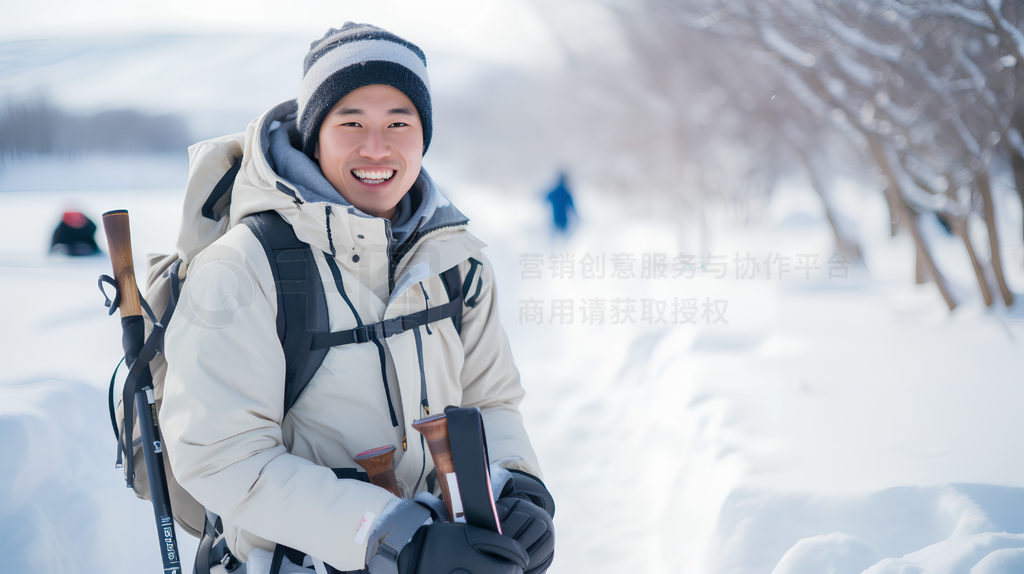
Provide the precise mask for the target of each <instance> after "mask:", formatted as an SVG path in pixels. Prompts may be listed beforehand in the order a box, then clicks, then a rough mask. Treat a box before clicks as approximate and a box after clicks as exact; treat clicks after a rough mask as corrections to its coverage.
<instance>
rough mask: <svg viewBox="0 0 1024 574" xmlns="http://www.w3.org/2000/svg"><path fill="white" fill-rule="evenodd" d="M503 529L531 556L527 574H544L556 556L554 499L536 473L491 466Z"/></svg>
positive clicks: (492, 488) (499, 517) (497, 506)
mask: <svg viewBox="0 0 1024 574" xmlns="http://www.w3.org/2000/svg"><path fill="white" fill-rule="evenodd" d="M489 472H490V475H491V491H492V494H493V495H494V498H495V499H496V500H495V503H494V504H495V507H496V508H497V510H498V519H499V521H500V522H501V532H502V534H504V535H505V536H509V537H511V538H513V539H515V540H516V541H517V542H519V543H520V544H521V545H522V546H523V547H524V548H526V551H527V552H528V553H529V555H530V562H529V564H528V565H527V567H526V569H525V574H542V573H543V572H545V571H546V570H547V569H548V567H549V566H551V562H552V560H554V557H555V526H554V523H552V521H551V519H552V518H553V517H554V515H555V500H554V499H553V498H552V497H551V493H550V492H548V489H547V487H545V486H544V483H543V482H541V480H540V479H539V478H537V477H535V476H533V475H530V474H527V473H525V472H522V471H519V470H507V469H504V468H500V467H496V466H495V465H494V464H492V465H491V468H490V469H489Z"/></svg>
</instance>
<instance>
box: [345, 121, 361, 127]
mask: <svg viewBox="0 0 1024 574" xmlns="http://www.w3.org/2000/svg"><path fill="white" fill-rule="evenodd" d="M341 125H343V126H345V127H352V128H358V127H362V126H360V125H359V122H346V123H343V124H341Z"/></svg>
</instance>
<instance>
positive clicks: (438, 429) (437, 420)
mask: <svg viewBox="0 0 1024 574" xmlns="http://www.w3.org/2000/svg"><path fill="white" fill-rule="evenodd" d="M412 428H414V429H416V430H417V431H418V432H419V433H420V434H422V435H423V438H425V439H427V448H428V449H430V458H431V459H433V460H434V468H435V469H436V470H437V481H438V482H439V483H441V494H442V495H444V505H445V508H447V509H448V516H449V517H451V521H452V522H463V523H464V522H466V517H465V514H464V513H463V511H462V498H461V497H460V495H459V482H458V480H457V479H456V477H455V460H454V459H453V458H452V445H451V441H450V440H449V438H448V417H447V416H445V414H444V413H441V414H437V415H433V416H429V417H427V418H425V419H420V420H418V421H415V422H413V423H412Z"/></svg>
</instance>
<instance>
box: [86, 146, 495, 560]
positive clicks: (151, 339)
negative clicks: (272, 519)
mask: <svg viewBox="0 0 1024 574" xmlns="http://www.w3.org/2000/svg"><path fill="white" fill-rule="evenodd" d="M237 137H238V136H227V137H226V138H219V139H218V140H213V142H212V143H213V144H215V145H220V146H221V147H222V148H227V150H226V152H225V154H224V155H225V157H222V158H220V162H221V163H222V164H223V163H225V161H224V160H225V159H227V160H233V162H232V163H231V164H230V167H229V168H227V170H226V171H225V172H224V173H223V175H222V176H221V177H220V179H219V180H218V181H217V182H216V184H215V185H213V186H212V188H211V187H209V185H208V184H204V183H203V182H202V181H197V180H199V179H200V178H199V176H197V175H196V174H197V173H198V172H199V171H200V167H202V166H196V165H192V162H191V161H190V173H189V183H188V186H187V190H186V197H185V210H186V213H185V214H184V217H183V222H185V223H183V226H187V225H189V224H188V222H189V221H200V222H202V220H198V218H196V217H192V218H190V217H189V213H188V209H189V206H190V205H192V206H198V205H200V203H199V200H201V201H202V203H201V205H202V207H201V209H200V210H199V211H200V214H201V216H202V217H203V218H205V219H207V220H209V222H205V223H201V225H203V226H204V229H202V230H198V231H195V234H196V235H198V236H200V237H202V238H203V239H204V241H201V242H200V250H201V249H204V248H205V247H207V246H209V245H210V244H212V243H213V241H215V240H216V239H217V238H218V237H220V236H222V235H223V234H224V233H226V232H227V229H228V221H227V219H228V212H229V209H228V207H229V206H230V200H231V195H230V194H231V189H232V187H233V185H234V180H235V177H236V176H237V174H238V171H239V168H240V166H241V146H240V145H238V144H237V140H236V141H234V142H233V141H231V140H232V139H234V138H237ZM225 143H227V144H228V145H226V146H225V145H224V144H225ZM231 144H234V145H233V146H232V145H231ZM199 145H203V144H199ZM197 147H198V146H197ZM189 151H190V154H191V153H192V152H193V149H190V150H189ZM206 177H208V175H207V176H206ZM278 186H279V187H286V186H284V185H283V184H281V183H278ZM282 191H285V192H286V193H289V195H292V196H293V197H296V201H298V202H300V203H301V200H299V199H298V194H297V193H295V192H294V190H290V189H288V190H282ZM197 195H198V197H196V196H197ZM200 214H192V215H193V216H195V215H200ZM211 222H212V223H211ZM242 223H243V224H245V225H246V226H248V227H249V229H250V230H251V231H252V233H253V235H255V236H256V238H257V239H258V240H259V241H260V244H261V245H262V246H263V249H264V252H265V253H266V255H267V260H268V262H269V263H270V268H271V271H272V273H273V277H274V282H275V285H276V286H277V289H276V291H277V309H278V313H277V333H278V338H279V339H280V341H281V346H282V348H283V349H284V353H285V364H286V377H285V398H284V416H287V413H288V410H289V409H290V408H291V407H292V406H293V405H294V404H295V402H296V401H297V400H298V399H299V397H300V396H301V394H302V392H303V390H304V389H305V387H306V385H307V384H308V383H309V381H310V379H312V377H313V375H314V374H315V373H316V371H317V369H318V368H319V367H320V365H321V364H322V362H323V360H324V357H326V355H327V351H328V350H329V349H330V347H333V346H339V345H346V344H358V343H366V342H376V341H379V340H380V339H384V338H387V337H390V336H392V335H395V334H398V333H401V332H404V331H406V330H410V329H416V328H418V327H420V326H422V325H427V324H429V323H434V322H437V321H441V320H444V319H449V318H450V319H451V320H452V322H453V324H454V326H455V329H456V331H457V332H459V333H460V334H461V327H462V311H463V305H465V306H469V307H475V306H476V303H477V301H476V299H477V296H478V294H479V290H480V286H479V285H478V286H477V294H475V295H474V296H472V297H469V298H468V299H466V298H464V297H463V293H466V292H467V291H468V289H469V287H470V286H471V285H472V283H473V280H474V276H475V275H476V271H477V268H478V267H480V266H481V263H480V262H479V261H478V260H476V259H473V258H470V264H471V267H470V271H469V273H468V274H467V277H466V281H465V282H464V283H462V284H460V274H459V270H458V267H457V266H456V267H452V268H451V269H448V270H447V271H445V272H444V273H442V274H441V280H442V283H443V284H444V288H445V291H446V293H447V295H448V297H449V302H448V303H445V304H443V305H439V306H437V307H431V308H428V309H426V310H424V311H419V312H416V313H411V314H409V315H403V316H400V317H396V318H394V319H389V320H387V321H382V322H379V323H375V324H370V325H361V326H359V327H356V328H353V329H348V330H345V331H337V332H331V331H330V328H329V324H330V323H329V318H328V314H327V301H326V297H325V295H324V288H323V282H322V279H321V277H320V273H319V271H318V270H317V267H316V262H315V260H314V258H313V252H312V249H311V248H310V246H309V245H308V244H306V243H303V242H302V241H300V240H299V239H298V238H297V237H296V236H295V232H294V230H293V229H292V227H291V226H290V225H289V224H288V223H287V222H286V221H285V220H284V219H283V218H282V217H281V216H280V215H279V214H278V213H277V212H275V211H265V212H261V213H256V214H252V215H249V216H247V217H245V218H243V219H242ZM191 231H192V230H188V229H184V228H183V229H182V235H184V234H185V233H189V232H191ZM196 253H198V250H197V252H196ZM330 263H333V262H330ZM183 267H184V266H183V260H182V258H181V257H180V255H179V254H177V253H174V254H170V255H158V254H150V255H148V256H147V258H146V279H145V282H144V284H143V285H144V293H145V295H144V297H142V301H143V303H142V304H143V307H144V309H145V313H144V314H143V316H144V319H145V323H146V338H147V340H146V345H145V349H144V350H143V352H142V353H141V354H140V355H139V358H138V361H144V363H143V364H145V362H148V364H149V367H150V372H151V373H152V387H153V394H154V397H152V399H151V402H155V404H156V412H159V409H160V406H161V404H162V397H163V383H164V379H165V377H166V374H167V361H166V359H165V358H164V355H163V334H164V331H165V329H166V326H167V324H168V322H169V321H171V320H172V318H173V313H174V309H175V307H176V305H177V301H178V297H179V294H180V292H181V287H182V283H183V282H184V281H185V280H186V279H187V274H186V269H187V268H186V269H183ZM333 267H334V266H333V265H332V268H333ZM332 270H333V269H332ZM106 279H109V278H106ZM106 279H104V278H102V277H101V280H100V289H101V291H102V290H103V283H104V282H106V283H108V284H114V283H113V281H112V280H106ZM104 296H105V297H106V293H104ZM118 301H119V295H117V296H115V298H114V301H113V302H111V301H110V300H109V299H108V300H107V306H108V307H110V313H111V314H113V312H114V310H115V309H116V308H117V304H118ZM157 317H160V319H159V320H158V319H157ZM147 349H149V350H150V352H148V353H147V352H146V350H147ZM119 366H120V365H119ZM116 380H117V369H115V371H114V376H113V377H111V381H110V388H109V393H108V408H109V411H110V420H111V424H112V426H113V430H114V434H115V436H116V437H117V440H118V452H117V466H118V467H119V468H123V469H124V473H125V481H126V482H127V485H128V486H129V487H130V488H132V489H133V491H134V492H135V495H136V496H137V497H138V498H141V499H144V500H151V495H150V485H149V476H148V473H147V470H146V464H145V460H144V457H143V456H141V454H142V453H141V451H142V444H141V443H142V439H141V435H140V431H139V425H138V424H135V415H136V413H134V410H135V406H134V401H133V400H132V397H133V396H134V394H135V392H137V391H139V390H141V388H142V387H143V386H144V384H145V383H143V382H141V381H132V380H128V381H126V383H125V387H124V389H123V392H122V401H121V402H120V403H119V404H116V405H115V402H114V387H115V381H116ZM146 383H148V381H147V382H146ZM135 387H139V388H135ZM126 408H127V411H126ZM126 427H127V431H128V433H130V435H131V437H132V438H131V441H130V444H131V448H127V442H128V441H126V440H125V431H126ZM162 456H163V459H164V468H165V469H166V483H167V484H166V486H167V492H168V494H169V498H170V506H171V510H172V514H173V517H174V521H175V522H176V523H178V525H179V526H180V527H181V528H183V529H184V530H185V531H186V532H188V533H189V534H191V535H192V536H195V537H197V538H200V539H201V542H200V547H199V553H198V554H197V556H196V571H198V572H203V571H208V570H209V566H208V564H209V563H210V561H209V558H210V556H211V552H212V548H211V547H212V546H213V545H214V543H215V541H216V539H217V538H218V536H219V535H220V534H221V532H222V527H221V523H220V519H219V517H217V516H216V515H215V514H213V513H211V512H209V511H207V510H205V509H204V508H203V505H202V504H200V503H199V502H198V501H196V500H195V498H193V497H192V495H190V494H189V493H188V492H187V491H186V490H185V489H184V488H182V486H181V485H180V484H179V483H178V481H177V479H176V478H175V476H174V473H173V472H172V470H171V466H170V461H169V460H168V458H167V456H168V455H167V451H166V449H162ZM332 470H334V471H335V474H336V475H337V476H338V477H339V478H355V479H360V480H364V481H367V480H368V479H367V478H366V473H364V472H359V471H358V470H357V469H332ZM217 545H218V546H220V547H222V548H223V552H217V553H216V554H222V555H223V558H224V561H225V564H226V565H227V563H228V562H230V560H228V559H229V558H230V559H231V560H234V558H233V557H232V556H230V554H229V553H228V552H227V549H226V547H224V543H223V541H222V540H221V541H219V542H217ZM229 571H230V569H229Z"/></svg>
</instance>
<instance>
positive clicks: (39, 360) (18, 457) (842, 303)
mask: <svg viewBox="0 0 1024 574" xmlns="http://www.w3.org/2000/svg"><path fill="white" fill-rule="evenodd" d="M428 166H429V162H428ZM33 169H37V168H33ZM169 169H170V168H169ZM434 175H435V178H436V179H438V180H439V181H440V182H441V183H442V184H444V183H446V182H452V183H451V185H450V186H449V187H447V188H446V189H447V191H448V192H449V195H451V197H452V198H453V200H454V201H455V202H456V204H457V205H459V206H460V207H461V208H462V209H463V210H464V211H465V212H466V213H467V214H468V215H469V216H470V217H471V218H472V219H473V220H474V225H475V227H476V231H477V233H478V234H479V235H480V236H481V237H482V238H483V239H484V240H485V241H487V242H488V243H489V244H490V247H489V248H488V254H489V257H490V258H491V260H492V261H493V263H494V264H495V266H496V273H497V276H498V281H499V286H500V287H499V288H500V298H501V313H502V317H503V322H504V324H505V326H506V329H507V330H508V332H509V336H510V338H511V341H512V346H513V350H514V352H515V354H516V357H517V363H518V365H519V367H520V369H521V371H522V374H523V381H524V385H525V386H526V388H527V391H528V393H529V394H528V397H527V399H526V401H525V402H524V404H523V413H524V416H525V418H526V421H527V425H528V429H529V430H530V432H531V435H532V437H533V440H534V443H535V446H536V448H537V450H538V453H539V455H540V457H541V462H542V464H543V465H544V470H545V473H546V480H547V483H548V485H549V486H550V488H551V490H552V492H553V493H554V495H555V497H556V500H557V502H558V517H557V519H556V524H557V527H558V553H557V559H556V561H555V565H554V566H553V568H552V570H551V572H552V573H571V572H623V571H628V572H652V573H662V572H666V573H667V572H685V573H691V572H692V573H702V572H706V573H709V574H711V573H748V572H763V573H765V574H768V573H774V574H783V573H786V574H821V573H829V572H833V573H845V572H851V573H856V572H868V573H870V574H882V573H891V574H908V573H930V572H935V573H939V572H942V573H964V574H967V573H968V572H970V573H972V574H983V573H988V574H993V573H998V572H1024V534H1022V533H1024V462H1022V457H1021V456H1019V453H1018V449H1017V448H1016V445H1017V442H1018V441H1019V437H1020V436H1022V432H1021V431H1022V430H1024V422H1021V421H1022V420H1024V419H1022V417H1020V416H1018V410H1019V408H1020V405H1021V404H1024V386H1022V385H1021V384H1020V383H1021V382H1022V381H1024V377H1022V376H1021V374H1020V371H1021V362H1020V359H1021V357H1022V356H1024V355H1022V351H1024V345H1022V342H1021V340H1022V338H1024V314H1022V313H1021V311H1020V305H1018V306H1017V307H1016V309H998V310H995V311H988V310H985V309H983V308H982V307H980V306H978V305H977V304H972V303H969V304H966V305H964V306H962V307H961V308H958V309H957V310H956V311H955V312H954V313H949V312H947V311H946V310H945V306H944V304H943V302H942V300H941V298H940V296H939V294H938V292H937V290H936V289H935V287H934V286H933V285H924V286H915V285H914V284H913V276H912V273H913V267H912V254H913V252H912V244H911V243H910V242H909V241H908V239H907V238H906V237H897V238H895V239H890V238H888V228H887V225H886V220H885V218H884V204H883V203H882V199H881V198H880V197H879V198H872V197H868V198H866V199H864V200H863V201H862V206H861V209H860V215H861V216H862V217H861V219H860V221H861V223H862V229H861V231H862V236H863V237H864V238H865V257H866V260H867V263H868V268H869V269H870V271H868V270H865V269H864V268H861V267H856V266H851V267H845V266H842V265H837V264H832V266H831V269H830V265H829V263H828V259H829V258H830V257H832V254H833V252H834V249H833V247H832V245H831V239H830V231H829V229H828V227H827V223H826V222H825V221H824V219H823V216H822V214H821V213H820V208H819V207H818V205H817V203H816V201H815V200H814V198H813V197H812V196H809V195H807V194H805V193H803V192H801V191H800V190H799V188H797V187H795V186H794V187H793V188H792V189H789V190H788V191H787V192H785V193H780V194H779V195H778V196H777V197H776V198H775V199H774V201H773V204H772V208H771V211H770V213H769V214H768V217H767V218H766V219H765V221H764V222H763V223H762V224H761V225H760V226H758V227H756V228H750V229H721V230H718V232H717V234H716V235H715V239H714V240H713V241H712V242H711V245H712V251H711V255H713V256H714V257H711V258H710V259H708V258H705V259H708V260H707V261H706V265H705V266H704V267H703V268H702V267H700V263H701V259H702V258H701V257H700V256H699V255H698V256H697V257H695V258H694V259H693V264H694V266H688V265H685V266H678V265H675V264H674V260H675V258H676V257H677V256H678V255H679V253H680V248H679V247H677V246H676V243H675V240H676V237H678V233H676V232H675V231H674V230H672V229H670V228H669V227H668V226H667V225H665V224H661V223H658V219H657V218H654V217H650V218H640V217H636V216H624V215H623V213H625V212H626V210H624V208H623V207H622V206H621V205H619V204H618V203H617V202H616V201H615V200H613V199H611V198H608V197H604V196H602V195H601V194H600V193H599V192H597V191H592V190H586V189H583V190H578V191H579V193H578V197H577V203H578V209H579V212H580V214H581V215H582V218H583V221H582V224H581V225H580V226H579V228H578V229H577V231H576V233H575V234H574V235H573V236H572V238H571V239H569V240H568V241H553V240H552V239H551V238H550V236H549V233H548V231H547V228H546V227H545V224H544V221H545V217H546V215H545V212H544V210H543V205H542V204H541V203H540V201H539V199H538V196H535V195H525V194H515V193H510V192H509V190H508V189H498V188H493V189H491V188H485V187H479V186H476V185H471V184H459V183H458V182H457V181H454V180H452V179H451V177H449V175H448V174H446V173H444V170H442V169H440V168H439V169H438V170H437V171H436V172H435V173H434ZM11 177H17V174H16V173H11V172H8V173H7V174H5V176H4V178H3V179H4V181H7V182H10V181H11V180H10V178H11ZM2 183H3V182H0V184H2ZM11 187H16V186H14V184H10V187H7V189H10V188H11ZM68 187H69V189H70V190H69V191H52V190H51V191H32V192H18V191H7V192H4V193H0V213H3V221H4V224H3V225H2V226H0V300H2V301H3V302H4V303H3V305H0V324H2V325H3V326H4V329H3V331H2V335H0V358H2V364H3V365H4V372H3V374H2V375H0V438H2V440H0V460H2V461H3V463H2V464H0V570H2V571H3V572H11V573H19V574H20V573H22V572H26V573H27V572H83V573H92V572H96V573H99V572H104V573H106V572H125V573H128V572H141V571H156V570H157V569H158V568H159V561H158V554H157V547H156V541H155V539H154V535H155V531H154V527H153V518H152V510H151V507H150V506H149V504H148V503H146V502H142V501H138V500H136V499H135V498H134V496H133V495H132V494H131V493H129V492H127V491H126V489H124V487H123V482H122V478H121V472H120V471H119V470H116V469H114V467H113V461H114V454H115V440H114V437H113V433H112V432H111V430H110V423H109V418H108V416H107V408H106V396H105V393H106V386H107V383H108V381H109V376H110V372H111V370H112V369H113V366H114V365H115V364H116V362H117V360H118V355H119V337H120V333H119V324H118V321H117V320H116V319H115V318H113V317H108V316H106V314H105V309H104V308H103V306H102V297H101V296H100V294H99V293H98V291H97V290H96V286H95V285H96V277H97V276H98V275H99V274H100V273H109V263H108V261H107V260H106V258H104V257H96V258H87V259H78V260H72V259H68V258H63V257H52V256H48V255H47V254H46V250H47V247H48V244H49V236H50V234H51V233H52V229H53V227H54V226H55V225H56V223H57V222H58V221H59V218H60V214H61V213H62V212H63V211H64V210H65V209H69V208H75V209H80V210H82V211H83V212H85V213H86V214H88V215H89V216H90V217H92V218H93V219H94V220H97V221H98V219H99V214H100V213H101V212H103V211H106V210H108V209H116V208H127V209H129V210H130V212H131V216H132V223H133V227H132V234H133V240H134V245H135V249H136V262H137V264H138V265H140V266H141V265H142V264H143V263H142V262H143V256H144V254H145V253H147V252H153V251H162V252H166V251H167V250H168V249H170V248H171V247H172V246H173V243H174V239H175V236H176V229H177V225H178V212H179V202H180V191H178V190H173V189H168V190H147V191H134V192H131V191H127V189H125V190H122V191H95V190H93V191H75V190H73V189H71V188H73V184H72V183H69V184H68ZM880 214H881V219H879V217H878V216H879V215H880ZM100 235H102V234H100ZM748 252H749V254H750V255H751V257H753V259H754V260H755V261H757V262H758V270H757V276H756V278H743V279H737V278H736V275H737V271H738V268H737V254H739V259H740V260H741V261H740V262H741V263H743V261H742V260H744V259H746V256H747V253H748ZM659 254H665V259H664V261H665V263H666V266H665V272H666V277H664V278H644V277H642V275H643V273H644V266H643V262H644V261H645V260H646V261H649V262H651V261H655V262H656V261H658V260H659ZM769 255H771V256H772V257H771V258H770V259H768V265H765V261H766V258H768V257H769ZM799 255H805V256H813V255H817V259H813V258H811V257H804V258H798V256H799ZM552 256H554V257H555V258H556V259H560V260H561V261H563V262H564V261H569V260H571V264H565V265H563V266H562V268H561V269H562V271H561V273H562V276H560V277H555V276H554V273H553V271H552ZM602 256H603V257H604V260H605V270H604V278H603V279H599V278H596V277H593V276H591V273H594V274H596V272H597V271H596V269H595V268H594V267H593V266H592V265H591V264H592V263H594V262H595V261H599V260H600V259H601V257H602ZM630 256H632V260H631V259H630ZM786 257H789V258H790V259H788V260H787V259H785V258H786ZM570 258H571V259H570ZM630 261H632V265H629V263H630ZM787 261H788V264H789V265H788V268H789V273H785V274H784V275H783V278H782V279H778V276H779V273H778V272H779V270H780V264H783V263H785V262H787ZM723 262H724V263H725V270H724V277H723V278H716V277H717V276H719V275H721V274H722V269H721V267H720V264H721V263H723ZM801 263H807V264H809V265H802V266H803V267H813V266H815V265H816V266H818V267H820V268H819V269H799V268H798V266H801ZM781 267H786V266H785V265H781ZM768 268H770V270H771V278H770V279H769V278H766V274H767V271H768ZM570 269H571V270H572V276H571V277H569V276H567V275H568V273H569V270H570ZM740 271H741V272H742V271H748V272H749V271H750V269H742V270H740ZM630 272H632V273H633V274H634V275H635V277H633V278H618V277H612V275H613V274H615V273H620V274H626V275H628V274H629V273H630ZM830 272H831V273H832V275H833V277H832V278H829V274H830ZM138 273H139V274H140V275H141V269H139V270H138ZM677 274H678V275H680V276H678V277H674V276H675V275H677ZM843 274H845V275H846V278H842V275H843ZM691 275H692V277H691ZM631 299H632V305H633V308H634V309H633V311H632V312H631V313H630V312H629V309H628V307H629V306H630V304H631V302H630V300H631ZM645 300H646V301H647V302H646V303H645ZM684 300H692V301H687V302H689V303H692V304H694V305H695V306H693V307H683V306H682V304H683V302H684ZM564 301H568V303H564ZM674 304H678V305H680V306H679V307H674ZM716 304H717V306H716ZM645 307H646V308H648V313H644V309H645ZM538 308H539V309H540V310H541V313H542V316H541V317H538V316H537V315H536V310H537V309H538ZM570 309H571V317H570V316H569V314H570V311H569V310H570ZM602 309H603V311H604V315H603V320H602V321H599V320H598V317H599V316H600V311H601V310H602ZM538 320H539V321H540V323H538V322H537V321H538ZM687 320H690V321H691V322H688V323H686V324H678V323H683V322H685V321H687ZM716 321H717V322H716ZM674 323H676V324H674ZM180 540H181V543H182V544H181V545H182V554H183V556H184V560H183V562H184V563H186V564H187V563H190V561H191V558H192V556H193V555H194V552H195V541H194V540H192V539H191V538H189V537H188V536H187V535H184V534H181V536H180Z"/></svg>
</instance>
